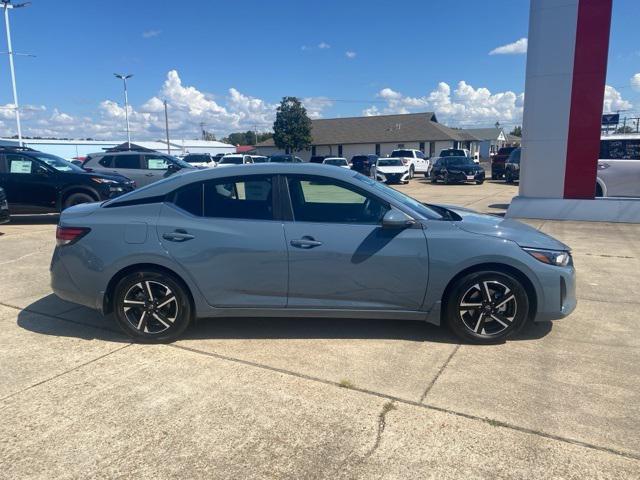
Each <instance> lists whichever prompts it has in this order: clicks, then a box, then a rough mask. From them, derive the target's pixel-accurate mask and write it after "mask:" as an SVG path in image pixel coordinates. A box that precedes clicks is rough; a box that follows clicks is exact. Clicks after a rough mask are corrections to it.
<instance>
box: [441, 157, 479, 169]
mask: <svg viewBox="0 0 640 480" xmlns="http://www.w3.org/2000/svg"><path fill="white" fill-rule="evenodd" d="M447 165H448V166H450V167H471V166H474V165H475V163H473V160H471V159H470V158H468V157H452V158H449V159H447Z"/></svg>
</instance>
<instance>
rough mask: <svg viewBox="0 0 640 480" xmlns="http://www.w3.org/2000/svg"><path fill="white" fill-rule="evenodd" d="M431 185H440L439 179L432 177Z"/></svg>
mask: <svg viewBox="0 0 640 480" xmlns="http://www.w3.org/2000/svg"><path fill="white" fill-rule="evenodd" d="M431 183H433V184H434V185H435V184H436V183H438V179H437V178H436V176H435V175H431Z"/></svg>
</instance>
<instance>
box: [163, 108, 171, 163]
mask: <svg viewBox="0 0 640 480" xmlns="http://www.w3.org/2000/svg"><path fill="white" fill-rule="evenodd" d="M164 129H165V131H166V132H167V154H169V155H171V144H170V143H169V114H168V113H167V100H166V99H165V101H164Z"/></svg>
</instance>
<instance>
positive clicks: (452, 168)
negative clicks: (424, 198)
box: [431, 157, 485, 185]
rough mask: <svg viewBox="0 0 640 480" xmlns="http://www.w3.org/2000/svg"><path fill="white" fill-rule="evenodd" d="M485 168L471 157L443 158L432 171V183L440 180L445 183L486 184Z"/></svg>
mask: <svg viewBox="0 0 640 480" xmlns="http://www.w3.org/2000/svg"><path fill="white" fill-rule="evenodd" d="M484 175H485V174H484V168H482V167H481V166H480V165H478V164H476V163H474V161H473V159H472V158H469V157H441V158H438V160H436V163H435V164H434V165H433V168H432V169H431V183H437V182H438V180H441V181H443V182H444V183H466V182H475V183H477V184H478V185H481V184H482V183H483V182H484Z"/></svg>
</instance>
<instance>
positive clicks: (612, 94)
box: [602, 85, 633, 113]
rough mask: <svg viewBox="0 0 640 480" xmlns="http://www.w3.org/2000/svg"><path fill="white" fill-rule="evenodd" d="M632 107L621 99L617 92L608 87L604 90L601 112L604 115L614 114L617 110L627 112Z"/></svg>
mask: <svg viewBox="0 0 640 480" xmlns="http://www.w3.org/2000/svg"><path fill="white" fill-rule="evenodd" d="M632 106H633V105H632V104H631V102H629V101H628V100H625V99H623V98H622V95H621V94H620V92H619V91H617V90H616V89H615V88H613V87H612V86H610V85H607V86H606V87H605V88H604V105H603V107H602V110H603V111H604V112H605V113H610V112H616V111H618V110H628V109H630V108H631V107H632Z"/></svg>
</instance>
